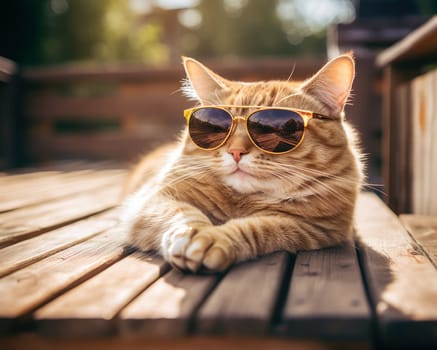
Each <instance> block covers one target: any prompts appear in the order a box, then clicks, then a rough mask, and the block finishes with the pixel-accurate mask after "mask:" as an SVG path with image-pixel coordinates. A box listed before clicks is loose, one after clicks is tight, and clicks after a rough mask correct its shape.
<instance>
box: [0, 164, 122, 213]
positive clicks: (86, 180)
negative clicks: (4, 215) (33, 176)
mask: <svg viewBox="0 0 437 350" xmlns="http://www.w3.org/2000/svg"><path fill="white" fill-rule="evenodd" d="M125 176H126V171H122V170H114V171H105V172H89V173H88V174H83V175H82V176H74V177H72V178H62V180H63V181H59V182H58V183H56V181H54V183H47V184H45V185H40V186H38V185H35V184H33V183H30V184H24V185H22V186H20V189H19V191H15V190H14V191H10V190H9V191H8V192H9V193H8V194H5V195H3V196H0V213H1V212H6V211H11V210H14V209H18V208H23V207H26V206H30V205H35V204H38V203H41V202H47V201H52V200H55V199H59V198H63V197H67V196H69V195H74V194H76V193H81V192H88V191H93V190H95V189H99V188H107V187H110V186H115V187H120V186H121V184H123V182H124V181H125V179H124V178H125ZM12 192H13V193H12ZM17 192H18V193H17ZM26 193H27V194H28V193H32V195H30V196H29V195H26ZM1 197H3V198H1Z"/></svg>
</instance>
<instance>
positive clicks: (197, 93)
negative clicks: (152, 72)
mask: <svg viewBox="0 0 437 350" xmlns="http://www.w3.org/2000/svg"><path fill="white" fill-rule="evenodd" d="M182 62H183V65H184V69H185V73H186V74H187V78H188V81H187V83H188V84H186V85H185V86H184V87H183V91H184V93H185V95H186V96H187V97H189V98H192V99H195V100H197V101H199V102H200V103H201V104H219V103H220V101H218V99H219V96H221V95H222V94H223V93H224V92H225V91H226V90H228V87H229V85H230V84H231V83H230V82H229V81H228V80H226V79H225V78H222V77H221V76H219V75H218V74H216V73H214V72H213V71H212V70H210V69H209V68H207V67H205V66H204V65H203V64H202V63H200V62H198V61H196V60H195V59H193V58H190V57H182Z"/></svg>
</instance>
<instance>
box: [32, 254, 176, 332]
mask: <svg viewBox="0 0 437 350" xmlns="http://www.w3.org/2000/svg"><path fill="white" fill-rule="evenodd" d="M169 269H170V266H169V265H168V264H167V263H165V262H164V260H163V259H162V258H161V257H157V256H155V257H147V256H145V255H144V254H143V253H134V254H132V255H130V256H128V257H126V258H124V259H123V260H121V261H119V262H117V263H115V264H114V265H112V266H110V267H109V268H108V269H106V270H105V271H103V272H101V273H100V274H98V275H97V276H94V277H93V278H91V279H89V280H88V281H86V282H84V283H83V284H81V285H79V286H78V287H76V288H74V289H72V290H70V291H69V292H67V293H65V294H63V295H62V296H60V297H59V298H57V299H56V300H54V301H52V302H51V303H49V304H47V305H46V306H43V307H42V308H41V309H39V310H38V311H37V312H36V313H35V319H36V325H37V329H38V331H40V332H42V333H43V334H47V335H50V336H69V337H73V336H82V337H83V336H94V337H95V336H101V335H108V334H113V333H115V328H116V324H115V316H116V315H117V314H118V313H119V312H120V310H121V309H122V308H123V307H124V306H126V305H127V304H128V303H129V302H130V301H132V300H133V299H134V298H135V297H136V296H137V295H138V294H139V293H141V292H142V291H143V290H144V289H146V288H147V287H148V286H149V285H150V284H152V283H153V282H154V281H156V280H157V279H158V278H159V277H160V276H161V275H162V274H164V273H166V272H167V271H168V270H169ZM156 307H159V306H156Z"/></svg>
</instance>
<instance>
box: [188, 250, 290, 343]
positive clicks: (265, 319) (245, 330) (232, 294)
mask: <svg viewBox="0 0 437 350" xmlns="http://www.w3.org/2000/svg"><path fill="white" fill-rule="evenodd" d="M289 260H290V259H289V256H288V254H287V253H285V252H277V253H274V254H271V255H268V256H265V257H263V258H261V259H258V260H254V261H250V262H246V263H243V264H239V265H237V266H235V267H233V268H232V269H231V270H230V271H229V272H228V274H227V275H226V276H225V277H224V278H223V279H222V280H221V281H220V284H219V285H218V287H217V288H216V289H215V290H214V291H213V293H212V294H211V296H209V297H208V299H207V300H206V302H205V303H204V304H203V305H202V307H201V308H200V310H199V313H198V315H197V316H196V320H195V322H196V324H195V327H196V332H198V333H202V334H205V333H206V334H226V335H238V336H248V335H251V336H262V335H264V336H265V335H267V334H268V332H269V331H270V328H271V321H272V319H273V317H274V312H275V307H276V306H277V303H278V297H279V296H280V291H281V287H282V283H283V279H284V274H285V271H286V270H287V269H288V265H289V263H290V261H289Z"/></svg>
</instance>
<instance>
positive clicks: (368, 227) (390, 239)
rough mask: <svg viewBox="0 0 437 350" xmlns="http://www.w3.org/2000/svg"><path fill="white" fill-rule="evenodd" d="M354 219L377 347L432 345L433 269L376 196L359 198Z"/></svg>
mask: <svg viewBox="0 0 437 350" xmlns="http://www.w3.org/2000/svg"><path fill="white" fill-rule="evenodd" d="M356 220H357V235H358V238H359V239H360V249H359V253H360V256H361V259H362V265H363V269H364V275H365V279H366V282H367V285H368V286H369V293H370V297H371V299H372V303H373V304H374V305H375V309H376V316H377V319H378V325H379V328H378V330H379V333H380V339H381V341H382V343H383V344H382V346H387V345H390V347H392V348H396V347H401V346H403V347H405V346H407V347H408V346H410V347H414V348H422V347H430V346H431V345H432V344H433V345H435V344H437V302H436V300H437V270H436V269H435V267H434V266H433V264H432V263H431V262H430V261H429V260H428V258H427V257H426V256H425V255H424V253H423V252H422V251H421V250H420V248H419V247H418V246H417V245H416V244H415V243H414V242H413V241H412V239H411V237H410V236H409V235H408V233H407V232H406V231H405V229H404V228H403V227H402V224H401V223H400V221H399V220H398V218H397V217H396V216H395V215H394V214H393V213H392V212H391V211H390V210H389V209H388V208H387V207H386V206H384V205H383V203H382V202H381V201H380V200H379V199H378V198H377V197H376V196H375V195H373V194H369V193H368V194H362V195H361V196H360V197H359V200H358V205H357V211H356Z"/></svg>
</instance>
